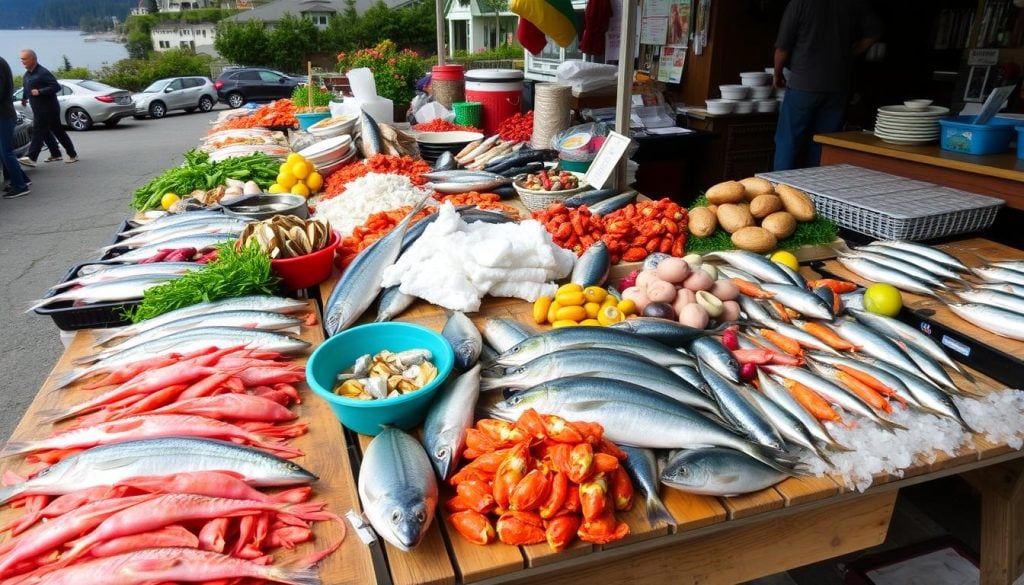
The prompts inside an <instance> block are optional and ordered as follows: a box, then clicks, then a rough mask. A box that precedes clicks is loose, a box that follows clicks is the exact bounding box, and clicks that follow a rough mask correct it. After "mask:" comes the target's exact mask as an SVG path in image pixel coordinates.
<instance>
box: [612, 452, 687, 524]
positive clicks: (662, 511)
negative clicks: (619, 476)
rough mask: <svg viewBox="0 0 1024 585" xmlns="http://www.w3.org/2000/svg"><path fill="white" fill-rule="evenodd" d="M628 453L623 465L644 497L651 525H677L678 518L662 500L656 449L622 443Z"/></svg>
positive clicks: (622, 462)
mask: <svg viewBox="0 0 1024 585" xmlns="http://www.w3.org/2000/svg"><path fill="white" fill-rule="evenodd" d="M619 448H620V449H622V451H623V452H625V453H626V459H625V460H624V461H621V462H620V463H621V464H622V466H623V467H625V468H626V471H627V472H628V473H629V476H630V477H631V478H633V485H634V486H636V489H637V491H639V492H640V495H642V496H643V497H644V510H645V511H646V512H647V523H648V524H650V525H651V526H658V525H659V524H662V523H664V524H668V525H670V526H675V525H676V519H675V518H673V517H672V514H671V513H670V512H669V511H668V509H667V508H665V503H664V502H662V501H661V495H660V493H659V492H660V489H659V488H660V487H661V486H660V484H659V483H658V459H657V456H655V454H654V451H652V450H650V449H641V448H639V447H630V446H629V445H622V446H621V447H619Z"/></svg>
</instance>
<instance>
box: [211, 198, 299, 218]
mask: <svg viewBox="0 0 1024 585" xmlns="http://www.w3.org/2000/svg"><path fill="white" fill-rule="evenodd" d="M220 206H221V207H222V208H223V209H224V213H225V215H231V216H234V217H241V218H245V219H255V220H261V219H269V218H271V217H274V216H275V215H294V216H295V217H298V218H301V219H306V218H308V217H309V206H308V205H306V198H305V197H303V196H301V195H292V194H289V193H257V194H255V195H239V196H238V197H233V198H231V199H222V200H221V202H220Z"/></svg>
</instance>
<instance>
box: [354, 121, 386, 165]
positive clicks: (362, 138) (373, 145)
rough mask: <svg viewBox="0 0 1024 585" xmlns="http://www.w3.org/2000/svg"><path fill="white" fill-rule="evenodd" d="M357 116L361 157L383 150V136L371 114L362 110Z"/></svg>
mask: <svg viewBox="0 0 1024 585" xmlns="http://www.w3.org/2000/svg"><path fill="white" fill-rule="evenodd" d="M361 114H362V115H361V116H360V117H359V150H360V152H362V153H363V158H373V157H374V155H377V154H380V153H382V152H384V137H383V136H382V135H381V133H380V126H379V125H378V124H377V120H374V119H373V116H371V115H370V114H368V113H366V110H362V112H361Z"/></svg>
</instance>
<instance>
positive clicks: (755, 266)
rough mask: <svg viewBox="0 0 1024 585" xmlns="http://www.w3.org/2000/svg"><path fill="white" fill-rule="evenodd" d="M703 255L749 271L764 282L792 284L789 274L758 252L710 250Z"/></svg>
mask: <svg viewBox="0 0 1024 585" xmlns="http://www.w3.org/2000/svg"><path fill="white" fill-rule="evenodd" d="M704 257H705V258H715V259H718V260H721V261H723V262H726V263H728V264H729V265H731V266H734V267H736V268H739V269H740V270H742V271H744V272H749V273H750V274H752V275H753V276H755V277H756V278H758V279H760V280H762V281H764V282H772V283H775V284H793V281H792V280H791V279H790V278H789V275H788V274H786V273H785V272H784V271H783V270H782V269H781V268H779V265H778V264H776V263H775V262H772V261H771V260H768V259H767V258H765V257H764V256H761V255H760V254H755V253H753V252H747V251H746V250H729V251H726V252H711V253H710V254H705V255H704Z"/></svg>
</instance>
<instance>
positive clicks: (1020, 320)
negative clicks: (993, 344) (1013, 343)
mask: <svg viewBox="0 0 1024 585" xmlns="http://www.w3.org/2000/svg"><path fill="white" fill-rule="evenodd" d="M946 306H947V307H949V310H950V311H953V312H954V313H956V314H957V316H959V317H960V318H961V319H963V320H964V321H967V322H968V323H971V324H973V325H977V326H978V327H981V328H982V329H984V330H986V331H991V332H992V333H995V334H996V335H1001V336H1003V337H1009V338H1010V339H1016V340H1018V341H1024V315H1021V314H1020V313H1015V312H1013V311H1007V310H1005V309H1000V308H998V307H990V306H988V305H978V304H975V303H946Z"/></svg>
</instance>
